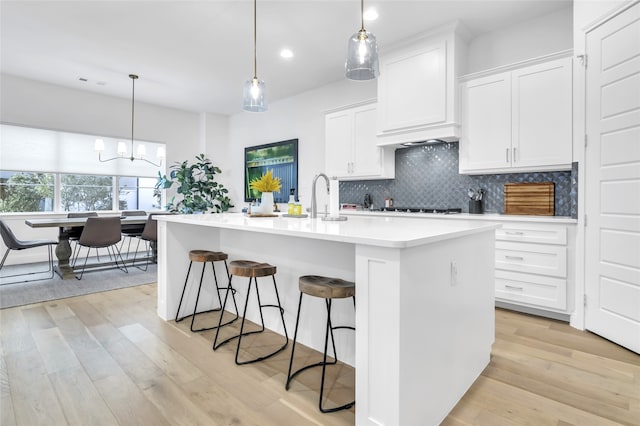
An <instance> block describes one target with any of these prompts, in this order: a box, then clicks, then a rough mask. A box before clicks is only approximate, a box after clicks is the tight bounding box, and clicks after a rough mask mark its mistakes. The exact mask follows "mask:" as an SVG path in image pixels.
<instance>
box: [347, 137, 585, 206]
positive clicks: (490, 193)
mask: <svg viewBox="0 0 640 426" xmlns="http://www.w3.org/2000/svg"><path fill="white" fill-rule="evenodd" d="M395 160H396V178H395V179H387V180H362V181H342V182H340V202H341V203H355V204H362V202H363V199H364V194H370V195H371V197H372V199H373V205H374V208H375V207H382V206H383V205H384V199H385V198H386V197H391V198H393V203H394V205H395V206H399V207H431V208H462V211H463V212H468V210H469V203H468V201H469V197H468V196H467V192H468V190H469V188H472V189H476V190H477V189H480V188H483V189H484V190H485V191H486V193H485V196H484V198H483V199H484V210H485V212H487V213H504V191H503V188H504V187H503V185H504V184H505V183H507V182H554V183H555V214H556V216H571V217H574V218H575V217H577V193H578V191H577V185H578V182H577V178H578V166H577V163H574V164H573V167H572V170H570V171H561V172H532V173H508V174H491V175H460V174H458V144H457V143H441V144H434V145H422V146H416V147H412V148H402V149H398V150H397V151H396V159H395Z"/></svg>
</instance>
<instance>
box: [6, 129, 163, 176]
mask: <svg viewBox="0 0 640 426" xmlns="http://www.w3.org/2000/svg"><path fill="white" fill-rule="evenodd" d="M96 138H97V137H96V136H92V135H83V134H78V133H68V132H58V131H53V130H43V129H34V128H28V127H20V126H13V125H8V124H0V170H14V171H35V172H60V173H79V174H92V175H118V176H140V177H156V176H158V171H161V172H162V173H165V170H166V165H165V163H164V162H163V164H162V166H161V167H155V166H153V165H152V164H149V163H147V162H146V161H141V160H134V161H130V160H129V159H127V158H125V159H117V160H113V161H108V162H100V161H98V153H97V152H96V151H95V150H94V143H95V140H96ZM99 138H100V139H103V140H104V147H105V149H104V152H103V153H102V158H103V159H106V158H113V157H116V156H117V146H118V142H125V144H126V146H127V156H130V154H131V152H130V151H131V140H130V139H129V140H126V139H115V138H106V137H102V136H100V137H99ZM140 143H142V144H144V145H145V147H146V151H147V156H146V157H145V158H147V159H148V160H149V161H152V162H154V163H156V164H157V163H159V161H160V160H159V159H158V158H156V151H157V149H158V147H162V148H163V149H164V150H165V152H166V144H164V143H157V142H147V141H137V140H134V150H136V151H137V149H138V145H139V144H140ZM136 151H134V155H135V154H136Z"/></svg>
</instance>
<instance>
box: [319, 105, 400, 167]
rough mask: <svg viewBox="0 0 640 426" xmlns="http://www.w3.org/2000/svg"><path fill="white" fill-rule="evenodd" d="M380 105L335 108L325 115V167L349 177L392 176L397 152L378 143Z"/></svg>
mask: <svg viewBox="0 0 640 426" xmlns="http://www.w3.org/2000/svg"><path fill="white" fill-rule="evenodd" d="M376 119H377V113H376V104H375V103H372V104H366V105H360V106H357V107H352V108H346V109H343V110H339V111H334V112H331V113H329V114H327V115H326V117H325V138H326V140H325V150H326V151H325V170H326V173H327V175H328V176H330V177H333V176H336V177H337V178H339V179H342V180H349V179H392V178H394V177H395V152H394V150H393V149H392V148H382V147H379V146H377V141H376Z"/></svg>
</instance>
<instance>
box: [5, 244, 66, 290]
mask: <svg viewBox="0 0 640 426" xmlns="http://www.w3.org/2000/svg"><path fill="white" fill-rule="evenodd" d="M10 251H11V249H7V250H6V251H5V252H4V255H3V256H2V261H0V271H1V270H2V269H3V268H4V264H5V261H6V260H7V257H8V256H9V252H10ZM47 251H48V256H49V259H48V265H49V266H48V268H47V269H46V270H43V271H34V272H26V273H22V274H11V275H5V276H0V278H2V279H4V278H13V277H22V276H28V275H35V274H43V273H45V272H50V274H49V276H47V277H42V278H34V279H31V280H22V281H11V282H8V283H3V284H0V285H8V284H18V283H26V282H31V281H41V280H45V279H52V278H53V275H54V272H53V249H52V247H51V245H48V246H47Z"/></svg>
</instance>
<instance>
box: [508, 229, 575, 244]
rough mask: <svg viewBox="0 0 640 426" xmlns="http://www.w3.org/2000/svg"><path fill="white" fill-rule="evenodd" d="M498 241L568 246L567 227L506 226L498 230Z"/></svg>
mask: <svg viewBox="0 0 640 426" xmlns="http://www.w3.org/2000/svg"><path fill="white" fill-rule="evenodd" d="M496 240H498V241H521V242H523V243H542V244H559V245H566V244H567V227H566V226H557V227H556V226H554V227H543V226H540V227H536V226H533V225H525V226H518V225H512V224H509V225H504V226H503V227H502V228H500V229H496Z"/></svg>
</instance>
